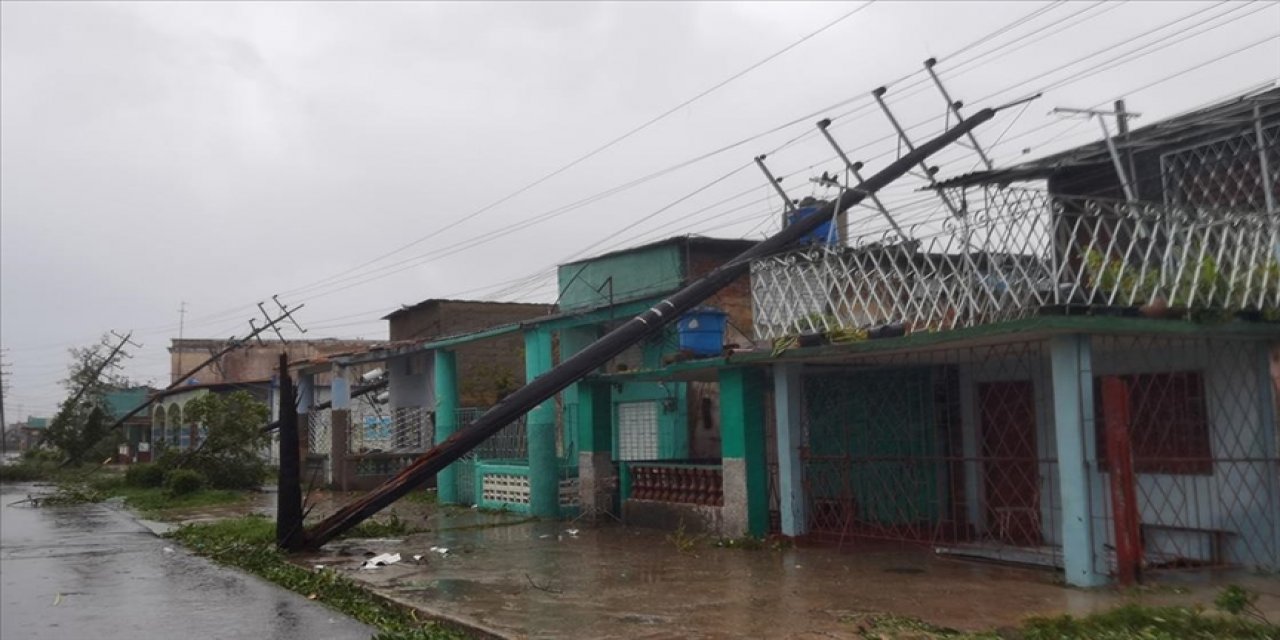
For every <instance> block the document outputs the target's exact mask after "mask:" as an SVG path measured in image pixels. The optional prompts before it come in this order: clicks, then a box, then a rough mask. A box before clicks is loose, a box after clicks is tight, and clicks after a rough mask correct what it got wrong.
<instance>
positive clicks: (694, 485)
mask: <svg viewBox="0 0 1280 640" xmlns="http://www.w3.org/2000/svg"><path fill="white" fill-rule="evenodd" d="M623 464H624V465H625V470H624V473H625V474H626V475H627V484H628V486H629V487H630V494H629V495H628V496H627V497H628V498H629V499H632V500H656V501H659V502H677V503H684V504H701V505H710V506H720V505H723V504H724V478H723V476H722V474H721V469H720V465H718V464H689V463H673V462H626V463H623Z"/></svg>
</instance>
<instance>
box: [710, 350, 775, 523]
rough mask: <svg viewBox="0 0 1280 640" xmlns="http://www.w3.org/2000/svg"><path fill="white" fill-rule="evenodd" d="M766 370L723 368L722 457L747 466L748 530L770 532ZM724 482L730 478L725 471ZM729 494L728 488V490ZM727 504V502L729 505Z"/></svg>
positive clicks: (721, 380)
mask: <svg viewBox="0 0 1280 640" xmlns="http://www.w3.org/2000/svg"><path fill="white" fill-rule="evenodd" d="M764 379H765V378H764V372H763V371H761V370H760V369H721V370H720V434H721V438H722V440H721V443H720V451H721V455H722V457H723V459H724V460H725V461H726V464H727V462H728V461H729V460H730V459H737V460H742V461H743V462H744V464H745V470H746V478H745V480H746V485H747V486H746V487H745V488H746V496H747V504H746V505H743V506H745V507H746V509H747V532H748V533H750V534H751V535H753V536H763V535H765V534H766V533H768V532H769V486H768V479H767V477H766V473H767V470H766V469H765V464H766V463H765V450H764V447H765V437H764ZM725 482H726V483H727V482H729V476H728V475H727V473H726V477H725ZM725 495H726V496H728V495H729V494H728V492H727V491H726V494H725ZM727 506H728V504H726V507H727Z"/></svg>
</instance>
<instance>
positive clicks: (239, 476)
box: [176, 391, 271, 489]
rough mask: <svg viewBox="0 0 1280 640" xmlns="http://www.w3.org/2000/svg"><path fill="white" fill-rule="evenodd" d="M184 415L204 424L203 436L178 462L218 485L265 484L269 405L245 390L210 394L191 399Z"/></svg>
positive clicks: (244, 485)
mask: <svg viewBox="0 0 1280 640" xmlns="http://www.w3.org/2000/svg"><path fill="white" fill-rule="evenodd" d="M183 415H184V416H185V417H186V418H187V419H188V420H190V421H192V422H196V423H199V424H200V426H201V428H202V431H203V436H202V439H201V442H200V445H199V446H198V447H196V449H195V450H193V451H191V452H190V453H189V454H188V455H187V456H186V457H183V458H181V459H180V461H179V462H178V463H176V464H177V465H180V466H183V467H186V468H190V469H195V470H197V471H199V472H201V473H203V474H204V475H205V477H206V478H208V479H209V484H210V485H211V486H213V487H215V488H220V489H251V488H255V487H257V486H258V485H259V484H261V483H262V478H263V476H264V475H265V473H266V464H265V463H264V462H263V460H262V450H263V449H264V448H265V447H266V446H267V445H268V444H270V442H271V436H270V434H267V433H264V432H263V431H262V426H263V425H264V424H266V423H267V419H268V418H269V417H270V411H269V410H268V409H267V406H266V405H265V404H263V403H261V402H258V401H257V400H256V399H254V397H253V396H251V395H249V394H248V393H246V392H244V391H236V392H235V393H230V394H226V395H219V394H213V393H210V394H206V395H203V396H201V397H199V398H196V399H195V400H192V401H191V402H188V403H187V405H186V407H184V409H183Z"/></svg>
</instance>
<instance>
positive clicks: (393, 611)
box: [166, 516, 468, 640]
mask: <svg viewBox="0 0 1280 640" xmlns="http://www.w3.org/2000/svg"><path fill="white" fill-rule="evenodd" d="M166 537H169V538H172V539H174V540H176V541H178V542H180V543H182V544H183V545H184V546H186V547H187V548H188V549H191V550H192V551H193V552H195V553H196V554H198V555H201V556H205V557H207V558H210V559H211V560H213V561H215V562H218V563H219V564H224V565H228V566H232V567H236V568H238V569H242V570H245V571H248V572H250V573H253V574H254V575H257V576H260V577H262V578H264V579H266V580H269V581H271V582H274V583H275V584H278V585H280V586H282V587H284V588H286V589H289V590H291V591H295V592H297V593H300V594H303V595H305V596H306V597H307V598H309V599H311V600H316V601H317V602H322V603H324V604H326V605H328V606H330V607H333V608H334V609H337V610H338V611H340V612H342V613H343V614H346V615H348V616H350V617H352V618H354V619H356V620H359V621H360V622H363V623H365V624H368V625H370V626H373V627H376V628H377V629H378V630H379V633H378V634H376V635H375V636H374V637H373V640H455V639H457V640H460V639H463V638H467V637H468V636H467V635H465V634H463V633H462V632H460V631H457V630H455V629H450V628H447V627H445V626H444V625H442V624H440V623H439V622H435V621H423V620H419V619H418V618H417V615H416V612H415V611H414V610H413V609H411V608H409V607H405V606H401V605H399V604H396V603H393V602H391V601H389V600H386V599H384V598H381V597H379V596H377V595H376V594H373V593H371V592H369V591H367V590H366V589H364V588H363V587H361V586H359V585H357V584H356V583H355V582H354V581H352V580H351V579H349V578H347V577H346V576H343V575H341V574H339V573H338V572H336V571H333V570H332V569H322V570H319V571H309V570H307V569H304V568H302V567H299V566H297V565H295V564H292V563H290V562H289V560H288V558H287V556H285V555H284V554H283V553H281V552H280V551H279V550H278V549H277V548H276V546H275V524H274V523H272V522H271V521H270V520H268V519H266V518H263V517H260V516H245V517H242V518H235V519H230V520H222V521H219V522H214V523H210V524H195V525H185V526H183V527H181V528H179V529H177V530H175V531H173V532H171V533H169V534H167V535H166Z"/></svg>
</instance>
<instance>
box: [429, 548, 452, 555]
mask: <svg viewBox="0 0 1280 640" xmlns="http://www.w3.org/2000/svg"><path fill="white" fill-rule="evenodd" d="M431 552H432V553H438V554H440V555H442V556H447V555H449V548H448V547H431Z"/></svg>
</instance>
